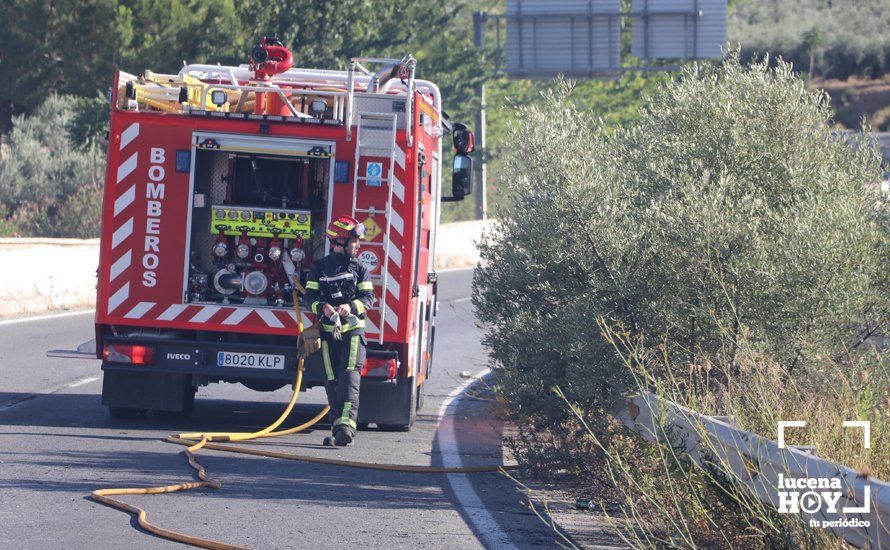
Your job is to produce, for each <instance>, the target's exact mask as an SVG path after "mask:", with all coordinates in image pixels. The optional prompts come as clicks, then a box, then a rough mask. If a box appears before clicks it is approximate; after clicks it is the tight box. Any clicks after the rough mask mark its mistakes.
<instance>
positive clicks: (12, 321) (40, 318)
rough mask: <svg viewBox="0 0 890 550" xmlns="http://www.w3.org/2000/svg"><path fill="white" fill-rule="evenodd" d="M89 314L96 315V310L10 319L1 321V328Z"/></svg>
mask: <svg viewBox="0 0 890 550" xmlns="http://www.w3.org/2000/svg"><path fill="white" fill-rule="evenodd" d="M87 313H96V310H95V309H87V310H84V311H66V312H65V313H53V314H51V315H38V316H37V317H25V318H23V319H8V320H6V321H0V327H2V326H4V325H15V324H18V323H29V322H31V321H45V320H47V319H61V318H62V317H74V316H75V315H86V314H87Z"/></svg>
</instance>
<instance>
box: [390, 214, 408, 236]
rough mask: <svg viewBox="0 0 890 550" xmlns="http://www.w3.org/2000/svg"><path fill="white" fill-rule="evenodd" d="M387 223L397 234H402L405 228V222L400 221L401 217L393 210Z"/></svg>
mask: <svg viewBox="0 0 890 550" xmlns="http://www.w3.org/2000/svg"><path fill="white" fill-rule="evenodd" d="M389 224H390V226H391V227H392V228H393V229H395V230H396V233H398V234H399V236H401V235H403V234H404V233H402V232H403V231H404V230H405V223H404V222H403V221H402V217H401V216H399V215H398V213H397V212H396V211H395V210H392V212H391V213H390V216H389Z"/></svg>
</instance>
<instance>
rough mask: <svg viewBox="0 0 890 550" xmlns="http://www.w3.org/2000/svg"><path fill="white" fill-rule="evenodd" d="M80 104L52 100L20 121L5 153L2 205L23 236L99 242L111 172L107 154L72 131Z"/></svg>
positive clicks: (0, 157) (0, 170) (0, 163)
mask: <svg viewBox="0 0 890 550" xmlns="http://www.w3.org/2000/svg"><path fill="white" fill-rule="evenodd" d="M73 104H74V99H73V98H71V97H68V96H58V95H51V96H49V97H48V98H47V99H46V101H45V102H44V103H43V105H42V106H41V107H40V108H39V109H37V110H36V111H35V112H34V114H32V115H31V116H29V117H27V118H26V117H17V118H15V119H14V121H13V128H12V130H11V131H10V132H9V133H8V134H7V135H6V136H4V139H3V141H4V147H3V149H2V152H0V204H2V206H3V208H4V211H5V213H6V215H5V216H4V219H6V220H7V223H10V222H11V223H13V224H14V225H15V226H16V227H17V228H18V230H19V231H20V232H21V234H22V235H23V236H31V237H75V236H76V237H96V236H98V232H99V219H100V215H99V210H100V204H101V194H100V193H99V192H98V189H99V188H101V186H102V181H103V175H104V170H105V158H104V154H103V153H104V151H103V150H102V149H101V148H100V145H99V144H98V143H97V140H96V139H93V138H91V137H90V136H87V135H86V134H84V135H83V136H81V138H84V139H85V141H75V140H73V139H72V137H71V136H70V135H69V128H70V127H71V126H72V124H73V123H74V122H76V121H77V120H78V119H77V118H75V117H76V116H77V113H78V112H80V111H78V110H77V109H73V108H72V105H73Z"/></svg>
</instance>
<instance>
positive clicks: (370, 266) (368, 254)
mask: <svg viewBox="0 0 890 550" xmlns="http://www.w3.org/2000/svg"><path fill="white" fill-rule="evenodd" d="M358 261H360V262H361V263H362V265H363V266H365V269H367V270H368V271H369V272H371V273H373V272H374V271H377V268H378V267H379V266H380V259H379V258H377V253H376V252H374V251H373V250H362V251H361V252H359V255H358Z"/></svg>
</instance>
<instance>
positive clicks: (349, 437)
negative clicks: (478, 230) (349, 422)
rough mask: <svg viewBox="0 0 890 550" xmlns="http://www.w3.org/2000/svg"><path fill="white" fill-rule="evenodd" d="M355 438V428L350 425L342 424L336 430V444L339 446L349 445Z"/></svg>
mask: <svg viewBox="0 0 890 550" xmlns="http://www.w3.org/2000/svg"><path fill="white" fill-rule="evenodd" d="M354 439H355V430H353V429H352V428H350V427H348V426H340V427H338V428H337V429H336V430H334V445H336V446H338V447H348V446H350V445H352V441H353V440H354Z"/></svg>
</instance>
